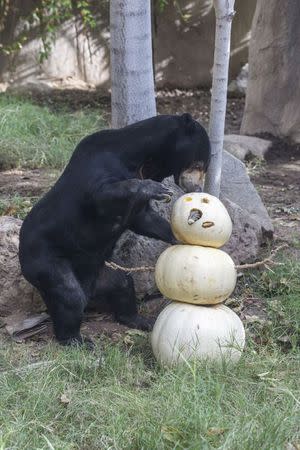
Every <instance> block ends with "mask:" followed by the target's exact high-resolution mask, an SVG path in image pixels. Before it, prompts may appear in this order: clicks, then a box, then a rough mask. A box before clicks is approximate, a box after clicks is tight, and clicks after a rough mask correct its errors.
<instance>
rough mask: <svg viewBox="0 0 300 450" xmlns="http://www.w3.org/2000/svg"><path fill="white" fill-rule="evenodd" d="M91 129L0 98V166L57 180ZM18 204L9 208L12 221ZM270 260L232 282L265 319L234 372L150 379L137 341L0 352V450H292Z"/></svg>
mask: <svg viewBox="0 0 300 450" xmlns="http://www.w3.org/2000/svg"><path fill="white" fill-rule="evenodd" d="M101 126H103V121H102V120H101V112H99V111H98V110H95V109H94V110H92V109H89V110H85V111H83V112H81V113H74V114H72V113H70V112H67V111H56V112H53V111H51V110H49V109H47V108H46V107H42V106H37V105H34V104H33V103H32V102H30V101H29V100H24V99H23V100H20V99H18V98H12V97H8V96H5V95H4V96H3V95H2V96H0V164H2V167H4V166H6V167H28V168H35V167H50V168H58V169H61V168H62V167H63V166H64V165H65V163H66V161H67V160H68V157H69V155H70V152H71V151H72V149H73V148H74V145H75V144H76V143H77V142H78V140H79V139H80V138H81V137H83V136H84V135H86V134H88V133H89V132H92V131H94V130H96V129H99V128H100V127H101ZM3 201H4V200H3ZM3 201H2V202H3ZM26 201H27V202H28V201H29V200H28V198H27V199H25V200H24V199H23V198H22V197H20V196H15V197H14V198H13V204H14V205H15V206H16V209H15V210H14V211H13V214H14V215H17V216H19V217H23V216H24V214H26V212H27V210H28V209H29V208H30V206H31V203H29V204H28V203H25V204H24V202H26ZM32 201H34V199H33V200H32ZM5 202H6V203H5ZM4 203H5V204H4V206H3V203H2V206H1V201H0V213H1V211H3V210H5V208H7V199H6V200H5V201H4ZM1 208H2V210H1ZM297 245H299V243H298V244H297ZM281 258H282V262H283V263H284V264H283V265H281V266H276V267H274V269H272V271H265V272H259V271H257V272H255V273H252V274H251V273H249V274H246V275H244V276H243V277H241V278H239V286H238V290H237V296H238V299H239V298H241V301H242V298H243V296H251V295H252V296H256V297H259V298H261V299H262V301H265V303H266V309H267V311H268V315H269V318H270V320H269V321H267V322H264V323H260V321H257V322H255V321H254V323H251V324H249V325H248V330H247V344H246V349H245V352H244V354H243V356H242V358H241V360H240V362H239V363H238V364H237V365H235V366H230V365H226V364H222V365H214V364H211V363H208V362H203V363H202V364H200V363H198V364H191V365H189V366H187V365H186V366H183V367H180V368H177V369H172V370H171V369H169V370H164V369H161V368H160V367H158V366H157V364H156V362H155V360H154V359H153V356H152V352H151V348H150V344H149V336H148V335H147V334H144V335H140V334H137V335H134V334H133V335H132V336H131V338H132V339H130V340H129V341H128V340H126V339H125V340H123V338H122V337H121V338H120V341H119V342H117V343H112V342H111V341H110V340H109V339H108V338H105V337H102V338H101V339H99V340H98V341H97V343H96V344H97V346H96V351H95V352H94V353H88V352H87V351H85V350H80V349H63V348H60V347H58V346H57V345H56V344H53V343H49V344H47V345H42V344H40V345H37V344H36V343H35V342H34V341H32V342H28V343H26V344H15V343H12V342H11V341H9V340H8V339H7V340H4V341H2V342H1V346H0V450H8V449H9V450H41V449H43V450H46V449H48V450H53V449H55V450H73V449H74V450H75V449H76V450H77V449H78V450H102V449H103V450H104V449H105V450H119V449H120V450H125V449H132V450H141V449H143V450H154V449H159V450H161V449H162V450H163V449H189V450H199V449H200V450H202V449H228V450H248V449H249V450H277V449H278V450H299V449H300V377H299V369H300V351H299V342H300V336H299V335H300V332H299V331H300V301H299V298H300V264H299V262H297V261H296V260H295V259H293V258H292V257H289V259H284V258H285V256H284V255H281ZM3 335H4V334H3Z"/></svg>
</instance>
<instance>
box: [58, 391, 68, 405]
mask: <svg viewBox="0 0 300 450" xmlns="http://www.w3.org/2000/svg"><path fill="white" fill-rule="evenodd" d="M70 401H71V400H70V399H69V397H67V395H66V394H61V396H60V402H61V403H63V404H64V405H68V404H69V403H70Z"/></svg>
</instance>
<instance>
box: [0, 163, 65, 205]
mask: <svg viewBox="0 0 300 450" xmlns="http://www.w3.org/2000/svg"><path fill="white" fill-rule="evenodd" d="M58 175H59V172H58V171H53V170H46V169H35V170H29V169H22V170H20V169H12V170H6V171H4V172H0V197H1V199H4V198H6V197H11V196H13V195H20V196H21V197H39V196H41V195H42V194H43V193H44V192H46V191H47V190H48V189H49V188H50V187H51V186H52V185H53V184H54V182H55V180H56V179H57V177H58Z"/></svg>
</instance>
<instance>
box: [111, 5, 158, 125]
mask: <svg viewBox="0 0 300 450" xmlns="http://www.w3.org/2000/svg"><path fill="white" fill-rule="evenodd" d="M110 32H111V43H110V55H111V109H112V127H113V128H119V127H123V126H126V125H129V124H131V123H134V122H137V121H138V120H143V119H147V118H148V117H152V116H155V115H156V105H155V94H154V79H153V65H152V39H151V10H150V0H111V1H110Z"/></svg>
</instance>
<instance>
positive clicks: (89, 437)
mask: <svg viewBox="0 0 300 450" xmlns="http://www.w3.org/2000/svg"><path fill="white" fill-rule="evenodd" d="M148 351H149V348H148V347H147V344H146V343H145V348H144V352H143V353H139V354H136V353H134V352H130V351H126V350H125V349H124V348H122V347H121V346H120V345H117V344H115V345H114V346H113V345H109V344H106V345H105V346H104V349H103V352H102V353H100V352H99V354H98V355H97V354H96V355H89V354H87V353H85V352H84V351H80V350H60V349H57V348H56V347H55V346H50V345H49V346H47V347H46V349H44V350H43V351H42V352H41V353H40V359H41V360H42V361H43V362H44V363H45V364H46V366H44V367H43V366H40V367H35V366H33V367H30V366H29V367H27V366H26V364H27V363H28V359H29V355H30V352H29V351H28V348H26V347H25V346H24V347H23V348H22V349H19V353H22V356H21V361H20V356H19V357H18V361H17V362H16V361H14V362H13V363H12V362H11V359H12V353H11V352H12V348H11V349H9V348H8V349H7V350H6V353H5V352H4V350H3V349H2V351H1V352H2V358H3V360H4V361H3V366H4V368H3V370H5V371H4V372H3V373H2V374H1V375H0V398H1V411H0V423H1V437H0V448H3V449H6V448H7V449H8V448H9V449H22V450H23V449H24V450H26V449H28V450H33V449H53V448H54V449H60V450H64V449H66V450H70V449H80V450H83V449H91V450H92V449H149V450H150V449H195V450H196V449H216V448H220V449H230V450H234V449H237V450H240V449H245V450H247V449H249V450H254V449H260V450H263V449H265V450H270V449H284V446H285V444H286V443H287V442H290V443H294V444H296V443H298V442H299V440H300V432H299V424H300V410H299V406H300V404H299V394H300V383H299V363H300V361H299V358H297V355H296V354H295V353H291V354H289V355H282V354H281V353H280V352H278V351H272V352H269V351H266V349H261V351H260V352H259V353H258V352H257V351H255V350H254V348H252V347H251V346H248V348H247V350H246V352H245V354H244V356H243V358H242V359H241V361H240V362H239V364H238V365H236V366H235V367H230V366H229V367H227V366H226V365H223V366H213V365H210V364H202V365H195V366H192V367H190V368H188V367H182V368H179V369H176V370H168V371H163V370H161V369H159V368H158V367H157V366H156V365H155V363H154V361H153V360H151V358H150V357H149V356H148V357H146V356H143V354H144V355H145V354H146V355H147V353H148ZM15 357H16V355H15ZM8 361H9V362H8ZM16 365H17V366H18V368H20V370H17V369H16ZM297 396H298V399H297ZM1 445H2V447H1Z"/></svg>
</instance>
